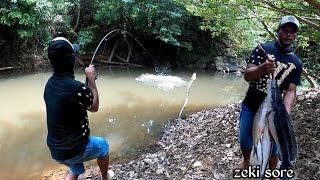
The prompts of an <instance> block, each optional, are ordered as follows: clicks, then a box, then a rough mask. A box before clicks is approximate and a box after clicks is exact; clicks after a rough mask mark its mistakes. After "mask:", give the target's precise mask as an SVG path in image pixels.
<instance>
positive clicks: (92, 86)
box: [85, 65, 99, 112]
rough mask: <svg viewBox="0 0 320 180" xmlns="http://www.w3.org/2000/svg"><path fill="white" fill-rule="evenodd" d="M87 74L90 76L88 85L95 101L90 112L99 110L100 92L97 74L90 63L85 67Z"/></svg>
mask: <svg viewBox="0 0 320 180" xmlns="http://www.w3.org/2000/svg"><path fill="white" fill-rule="evenodd" d="M85 73H86V76H87V78H88V87H89V88H90V90H91V91H92V95H93V103H92V105H91V107H90V108H89V109H88V110H89V111H90V112H97V111H98V110H99V94H98V89H97V86H96V81H95V79H96V75H95V68H94V66H92V65H90V66H89V67H87V68H86V69H85Z"/></svg>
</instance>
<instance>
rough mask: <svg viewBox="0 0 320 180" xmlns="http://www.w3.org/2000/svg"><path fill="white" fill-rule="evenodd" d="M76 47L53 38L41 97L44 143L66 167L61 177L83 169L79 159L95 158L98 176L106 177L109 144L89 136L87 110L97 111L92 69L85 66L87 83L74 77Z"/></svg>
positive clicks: (70, 176)
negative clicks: (48, 74) (50, 69)
mask: <svg viewBox="0 0 320 180" xmlns="http://www.w3.org/2000/svg"><path fill="white" fill-rule="evenodd" d="M78 50H79V46H77V45H75V44H71V43H70V42H69V41H68V40H67V39H65V38H63V37H58V38H55V39H53V41H52V42H51V44H50V45H49V47H48V57H49V60H50V63H51V65H52V67H53V69H54V73H53V75H52V76H51V77H50V78H49V80H48V82H47V84H46V87H45V91H44V100H45V103H46V112H47V127H48V135H47V145H48V147H49V149H50V152H51V156H52V158H53V159H55V160H56V161H58V162H59V163H61V164H64V165H66V166H68V167H69V168H70V172H69V173H68V174H67V176H66V178H65V179H77V177H78V176H79V175H80V174H82V173H84V172H85V169H84V165H83V162H85V161H89V160H92V159H97V164H98V166H99V168H100V171H101V175H102V179H104V180H105V179H107V171H108V163H109V155H108V154H109V144H108V142H107V141H106V140H105V139H104V138H101V137H93V136H90V129H89V121H88V115H87V110H89V111H90V112H97V111H98V109H99V95H98V90H97V87H96V83H95V77H96V76H95V69H94V67H93V66H89V67H88V68H86V69H85V74H86V77H87V78H88V85H85V84H83V83H81V82H79V81H76V80H75V79H74V72H73V67H74V63H75V56H74V53H75V52H76V51H78Z"/></svg>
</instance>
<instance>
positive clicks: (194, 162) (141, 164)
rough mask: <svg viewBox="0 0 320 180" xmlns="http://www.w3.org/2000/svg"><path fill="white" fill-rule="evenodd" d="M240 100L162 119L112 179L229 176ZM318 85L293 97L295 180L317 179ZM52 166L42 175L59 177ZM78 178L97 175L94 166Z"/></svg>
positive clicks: (319, 136)
mask: <svg viewBox="0 0 320 180" xmlns="http://www.w3.org/2000/svg"><path fill="white" fill-rule="evenodd" d="M239 114H240V104H239V103H236V104H230V105H227V106H225V107H221V108H216V109H209V110H203V111H201V112H198V113H195V114H192V115H190V116H187V118H186V119H175V120H173V121H172V122H170V123H169V124H167V125H166V126H165V128H164V130H163V133H162V135H161V137H160V139H159V140H158V142H157V144H156V145H155V146H154V147H152V148H151V151H150V152H149V153H144V154H142V155H141V156H140V157H139V158H138V159H136V160H133V161H130V162H128V163H125V164H114V165H112V166H111V167H110V169H111V170H112V171H113V172H114V177H113V179H180V178H183V179H232V173H231V169H232V167H233V166H234V165H235V164H237V163H239V162H240V161H241V153H240V149H239V138H238V132H239V122H238V120H239ZM319 120H320V88H317V89H312V90H309V91H306V92H303V93H302V94H300V95H299V96H298V100H297V102H296V105H295V108H294V113H293V123H294V128H295V131H296V135H297V138H298V143H299V155H298V160H297V163H296V165H295V167H294V170H295V174H296V177H297V179H314V180H316V179H320V149H319V147H320V126H319ZM63 176H64V172H63V171H52V172H50V173H49V172H48V173H46V175H44V176H43V177H44V179H61V178H63ZM81 179H100V177H99V170H98V168H97V167H91V168H89V169H87V170H86V173H85V174H83V175H82V177H81Z"/></svg>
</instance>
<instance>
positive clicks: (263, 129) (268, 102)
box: [250, 79, 298, 177]
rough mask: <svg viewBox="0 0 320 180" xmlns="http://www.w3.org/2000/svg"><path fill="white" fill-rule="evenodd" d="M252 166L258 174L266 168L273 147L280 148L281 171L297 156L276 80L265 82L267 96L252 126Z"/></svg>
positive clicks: (288, 118)
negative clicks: (258, 169)
mask: <svg viewBox="0 0 320 180" xmlns="http://www.w3.org/2000/svg"><path fill="white" fill-rule="evenodd" d="M252 136H253V150H252V152H251V157H250V160H251V164H252V165H253V166H259V167H260V170H261V171H260V172H261V173H260V175H261V177H263V176H264V172H265V170H266V169H267V167H268V165H269V160H270V157H271V152H272V148H273V146H275V145H276V144H277V145H278V146H279V147H280V158H281V161H282V163H281V168H285V169H286V168H290V167H291V166H292V165H293V163H294V161H295V160H296V157H297V154H298V151H297V150H298V146H297V141H296V137H295V133H294V129H293V125H292V123H291V119H290V116H289V114H288V112H287V110H286V108H285V106H284V104H283V100H282V95H281V93H280V89H279V87H278V84H277V81H276V80H274V79H272V80H271V81H270V82H269V83H268V91H267V96H266V97H265V99H264V101H263V103H262V104H261V105H260V107H259V109H258V111H257V113H256V115H255V117H254V121H253V127H252Z"/></svg>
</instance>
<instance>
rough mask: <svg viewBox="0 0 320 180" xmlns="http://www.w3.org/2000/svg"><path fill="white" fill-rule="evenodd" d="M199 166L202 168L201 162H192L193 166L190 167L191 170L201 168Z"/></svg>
mask: <svg viewBox="0 0 320 180" xmlns="http://www.w3.org/2000/svg"><path fill="white" fill-rule="evenodd" d="M201 166H202V163H201V161H196V162H194V163H193V165H192V167H193V168H196V167H201Z"/></svg>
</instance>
